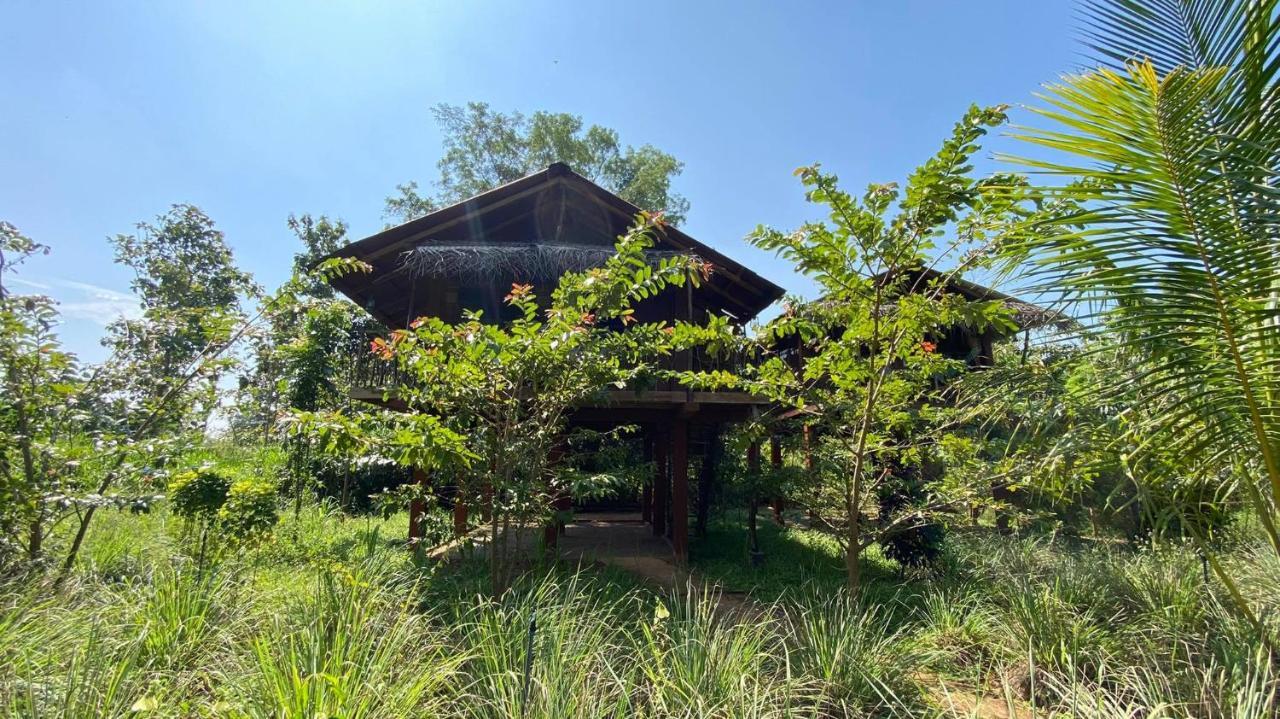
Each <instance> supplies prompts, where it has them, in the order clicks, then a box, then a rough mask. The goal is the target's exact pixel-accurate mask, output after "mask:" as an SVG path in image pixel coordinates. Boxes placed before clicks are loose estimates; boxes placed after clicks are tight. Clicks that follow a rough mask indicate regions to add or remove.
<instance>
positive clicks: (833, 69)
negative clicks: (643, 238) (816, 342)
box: [0, 0, 1081, 359]
mask: <svg viewBox="0 0 1280 719" xmlns="http://www.w3.org/2000/svg"><path fill="white" fill-rule="evenodd" d="M1075 28H1076V23H1075V17H1074V14H1073V9H1072V5H1071V3H1070V2H1069V1H1068V0H1021V1H1015V0H1008V1H1005V0H970V1H969V2H959V1H944V0H933V1H932V2H925V1H923V0H921V1H904V0H874V1H873V0H845V1H844V2H832V3H825V4H824V3H811V2H758V3H745V2H744V3H727V2H726V3H711V2H706V3H700V2H665V1H662V0H659V1H655V2H649V3H643V4H641V3H613V2H592V3H576V4H574V5H570V4H568V3H552V2H543V1H540V0H523V1H519V2H515V1H513V2H458V1H457V0H454V1H453V2H427V1H420V2H386V3H374V2H346V3H342V2H294V3H286V2H270V3H268V2H231V1H228V0H219V2H200V3H176V2H174V3H117V2H83V3H78V4H71V3H60V2H42V3H6V4H4V5H3V6H0V93H2V96H3V97H4V100H5V102H4V104H5V109H4V110H3V112H0V219H4V220H7V221H9V222H12V223H13V224H15V225H17V226H18V227H19V229H21V230H22V231H23V232H24V233H25V234H27V235H29V236H30V237H32V238H33V239H36V240H38V241H41V242H44V243H46V244H49V245H52V247H53V254H52V255H51V256H50V257H49V258H42V259H41V260H39V261H37V262H35V263H33V264H31V265H29V266H27V267H26V268H25V269H24V270H23V272H22V274H21V275H20V277H21V279H22V280H23V281H24V282H25V283H26V284H24V285H21V286H19V287H17V288H16V289H19V290H20V291H40V292H44V293H46V294H50V295H52V296H54V297H56V298H57V299H59V300H60V301H61V302H62V304H63V310H64V314H65V316H66V323H65V325H64V328H63V335H64V339H65V341H66V343H67V344H68V346H69V348H70V349H72V350H74V351H76V352H79V353H80V354H81V355H82V356H84V357H85V358H86V359H96V358H100V357H101V356H102V352H101V350H100V349H99V348H98V346H97V341H98V338H99V337H100V335H101V332H102V327H103V325H104V324H105V323H106V322H108V321H110V320H111V319H112V318H113V317H115V316H117V315H119V314H120V313H121V312H126V313H127V312H130V311H135V310H134V309H133V308H134V307H135V305H134V303H133V302H132V299H131V298H130V296H129V294H128V285H129V280H130V276H129V274H128V272H127V271H125V270H124V269H122V268H120V267H118V266H115V265H113V264H112V253H111V248H110V246H109V244H108V243H107V237H108V236H110V235H114V234H116V233H126V232H130V231H132V228H133V225H134V224H135V223H137V222H138V221H141V220H146V219H151V218H153V217H154V216H155V215H157V214H159V213H161V212H163V211H164V210H165V209H167V207H168V206H169V205H170V204H172V203H177V202H190V203H194V204H196V205H199V206H200V207H201V208H203V209H204V210H205V211H206V212H207V213H208V214H209V215H210V216H212V217H213V218H214V219H215V220H216V221H217V223H218V226H219V227H220V229H222V230H223V231H224V232H225V233H226V235H227V238H228V240H229V242H230V244H231V245H232V248H233V249H234V251H235V253H236V256H237V259H238V260H239V262H240V264H241V265H242V266H244V267H246V268H247V269H248V270H250V271H251V272H253V273H254V275H255V276H256V277H257V278H258V280H259V281H260V282H261V283H263V284H264V285H266V286H268V287H273V286H275V285H276V284H278V283H279V282H280V281H282V280H283V279H284V278H285V276H286V274H287V272H288V269H289V264H290V258H291V256H292V254H293V252H294V250H295V240H294V239H293V236H292V235H291V234H290V232H289V231H288V229H287V227H286V226H285V219H286V218H287V216H288V215H289V214H290V213H302V212H311V213H314V214H328V215H330V216H334V217H340V218H342V219H344V220H346V221H347V222H349V223H350V225H351V230H352V234H353V235H354V236H355V237H362V236H364V235H367V234H369V233H372V232H374V231H376V230H378V229H380V228H381V226H382V224H383V219H382V204H383V199H384V198H385V197H386V196H387V195H388V194H391V193H392V192H393V191H394V188H395V185H396V184H397V183H401V182H405V181H407V180H417V181H419V183H420V184H422V185H424V186H425V185H429V183H430V182H431V181H432V180H433V179H434V177H435V162H436V160H437V159H438V157H439V155H440V137H439V133H438V132H437V130H436V128H435V127H434V125H433V123H432V120H431V115H430V108H431V107H432V106H433V105H435V104H437V103H440V102H447V103H464V102H466V101H468V100H483V101H487V102H489V103H490V104H492V105H493V106H494V107H495V108H496V109H502V110H517V109H518V110H522V111H525V112H532V111H534V110H540V109H545V110H552V111H566V112H572V113H576V114H580V115H582V116H583V118H584V119H585V120H586V121H588V122H594V123H599V124H602V125H605V126H608V127H612V128H614V129H616V130H618V132H619V133H620V135H621V137H622V140H623V141H624V142H627V143H631V144H636V145H639V144H644V143H652V144H654V145H656V146H658V147H660V148H662V149H664V150H666V151H668V152H671V153H673V154H674V155H676V157H678V158H679V159H681V160H682V161H684V163H685V171H684V174H683V175H681V176H680V177H679V178H677V180H676V183H675V185H676V189H677V190H678V191H679V192H680V193H682V194H683V195H685V196H686V197H687V198H689V200H690V202H691V203H692V209H691V212H690V214H689V219H688V221H687V223H686V225H685V229H686V230H687V231H688V232H689V233H690V234H692V235H693V236H694V237H697V238H698V239H700V240H702V241H704V242H707V243H709V244H712V245H714V246H715V247H717V248H718V249H720V250H721V251H723V252H725V253H727V254H729V255H730V256H732V257H735V258H737V259H739V260H741V261H743V262H745V263H746V264H748V265H750V266H752V267H753V268H755V269H757V271H759V272H760V273H761V274H763V275H765V276H766V277H769V278H770V279H772V280H774V281H775V282H778V283H779V284H781V285H783V286H784V287H787V288H788V289H790V290H792V291H797V292H802V293H804V292H806V291H809V290H810V287H809V286H808V285H807V283H806V282H804V281H803V280H802V279H800V278H798V277H796V276H794V275H793V274H792V273H791V271H790V270H789V269H788V268H787V267H786V266H784V265H783V264H782V263H780V262H779V261H777V260H776V259H774V258H773V257H771V256H768V255H766V254H764V253H761V252H758V251H756V250H754V249H752V248H749V247H747V246H746V244H745V243H744V242H743V240H742V238H743V236H744V235H746V233H747V232H749V231H750V230H751V228H753V227H754V226H755V225H757V224H760V223H764V224H770V225H775V226H778V227H782V228H789V227H792V226H794V225H796V224H798V223H800V222H802V221H804V220H806V219H810V218H813V217H815V216H816V213H815V212H814V211H813V209H812V208H809V207H807V206H806V205H805V203H804V201H803V197H802V194H801V191H800V189H799V187H798V184H797V182H796V180H795V178H794V177H792V175H791V171H792V170H793V169H794V168H796V167H797V166H800V165H804V164H809V163H812V162H814V161H821V162H822V163H823V164H824V165H825V166H826V167H827V168H829V169H832V170H835V171H836V172H838V173H839V175H840V176H841V179H842V181H843V182H844V184H845V185H846V186H847V187H850V188H859V189H860V188H861V187H862V186H864V185H866V184H867V183H868V182H873V181H877V182H878V181H889V180H900V179H902V178H904V177H905V175H906V173H907V172H909V171H910V170H911V169H912V168H913V167H914V166H915V165H917V164H918V163H920V162H921V161H923V160H924V159H926V158H927V157H928V156H929V155H930V154H931V153H932V152H933V151H934V150H935V149H936V147H937V146H938V144H939V143H940V142H941V140H942V138H943V137H944V135H945V134H946V133H947V132H948V131H949V129H950V127H951V125H952V124H953V123H954V122H955V120H956V119H957V118H958V117H959V116H960V115H961V114H962V113H963V112H964V110H965V108H966V107H967V106H968V105H969V104H970V103H975V102H976V103H980V104H989V103H999V102H1004V103H1010V104H1013V105H1015V106H1017V105H1018V104H1019V103H1029V102H1031V101H1032V93H1033V92H1035V90H1036V89H1037V88H1038V87H1039V86H1040V85H1041V84H1043V83H1045V82H1049V81H1052V80H1053V79H1054V78H1056V77H1057V76H1059V75H1060V74H1062V73H1063V72H1066V71H1069V70H1071V69H1073V68H1075V67H1076V66H1077V65H1078V64H1079V63H1080V62H1081V56H1080V54H1079V53H1080V47H1079V45H1078V44H1077V43H1076V41H1075V40H1076V32H1075ZM1019 116H1021V117H1024V118H1025V114H1024V113H1020V112H1017V111H1016V110H1015V120H1016V119H1017V118H1018V117H1019ZM1013 147H1014V146H1013V145H1012V142H1011V140H1009V139H1008V138H994V139H993V140H992V141H991V142H989V143H988V150H989V151H990V150H999V149H1012V148H1013ZM988 154H989V153H988ZM993 167H994V163H992V162H991V161H988V160H984V161H983V162H982V163H981V164H980V169H982V170H990V169H992V168H993Z"/></svg>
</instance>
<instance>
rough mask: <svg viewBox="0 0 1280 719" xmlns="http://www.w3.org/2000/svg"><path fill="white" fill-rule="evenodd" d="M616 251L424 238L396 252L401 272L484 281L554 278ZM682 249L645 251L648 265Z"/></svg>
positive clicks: (588, 266) (600, 262) (594, 263)
mask: <svg viewBox="0 0 1280 719" xmlns="http://www.w3.org/2000/svg"><path fill="white" fill-rule="evenodd" d="M613 254H614V249H613V248H612V247H598V246H593V245H571V244H547V243H542V242H531V243H528V244H504V245H495V244H481V243H474V242H468V243H440V242H433V243H424V244H421V245H418V246H417V247H414V248H413V249H409V250H405V251H404V252H402V253H401V254H400V271H402V272H406V273H408V274H409V275H410V276H412V277H435V278H458V279H462V280H482V279H485V278H488V277H494V276H498V277H513V278H515V279H519V280H524V281H529V282H533V281H540V280H548V279H551V280H554V279H555V278H557V277H559V276H560V275H562V274H564V273H565V272H581V271H583V270H589V269H591V268H593V267H599V266H601V265H603V264H604V263H605V262H607V261H608V260H609V258H610V257H612V256H613ZM678 254H680V253H677V252H672V251H662V250H648V251H646V252H645V256H646V257H647V258H648V260H649V262H650V263H652V264H655V265H656V264H657V263H658V262H659V261H661V260H662V259H663V258H668V257H674V256H676V255H678Z"/></svg>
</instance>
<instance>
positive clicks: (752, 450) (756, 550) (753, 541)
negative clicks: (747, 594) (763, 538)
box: [747, 441, 760, 566]
mask: <svg viewBox="0 0 1280 719" xmlns="http://www.w3.org/2000/svg"><path fill="white" fill-rule="evenodd" d="M747 473H748V474H750V475H751V476H752V477H753V478H756V477H758V476H759V474H760V443H759V442H755V441H753V442H752V443H751V444H749V445H747ZM753 481H754V479H753ZM759 492H760V490H759V488H758V487H757V488H756V489H755V490H753V491H752V492H751V499H750V502H749V504H748V506H747V543H748V545H750V546H749V547H748V549H749V551H750V552H751V562H752V566H755V564H756V562H757V561H758V560H757V558H758V557H759V556H760V535H759V534H758V533H757V532H756V514H757V513H758V512H759V508H760V496H759Z"/></svg>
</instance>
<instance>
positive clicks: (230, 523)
mask: <svg viewBox="0 0 1280 719" xmlns="http://www.w3.org/2000/svg"><path fill="white" fill-rule="evenodd" d="M169 500H170V503H171V504H172V505H173V511H174V513H175V514H177V515H178V516H179V517H182V518H184V519H186V520H188V521H190V522H192V523H194V524H196V525H198V526H199V527H200V530H201V533H202V535H201V540H200V541H201V551H202V552H203V551H204V542H205V536H204V534H205V533H207V532H211V531H212V532H214V533H215V534H216V536H217V539H220V540H222V541H225V542H229V543H232V544H235V545H245V544H255V543H257V542H259V541H260V540H262V539H263V538H264V537H266V536H267V535H268V534H270V532H271V530H272V528H273V527H275V525H276V522H277V521H279V512H278V509H277V503H278V492H277V490H276V486H275V484H273V483H272V482H270V481H268V480H265V479H261V478H257V477H246V478H239V479H237V478H233V477H231V476H228V475H227V474H226V473H225V472H222V471H218V470H216V469H214V468H212V467H200V468H198V469H192V470H188V471H186V472H181V473H179V474H177V475H176V476H174V478H173V480H172V481H171V482H170V483H169Z"/></svg>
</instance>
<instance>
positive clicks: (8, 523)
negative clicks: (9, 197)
mask: <svg viewBox="0 0 1280 719" xmlns="http://www.w3.org/2000/svg"><path fill="white" fill-rule="evenodd" d="M46 252H48V248H47V247H45V246H43V245H40V244H39V243H36V242H34V241H33V240H31V239H30V238H28V237H26V236H24V235H22V234H21V233H20V232H19V231H18V229H17V228H16V227H14V226H13V225H10V224H8V223H5V222H0V390H2V391H0V568H3V567H7V566H8V565H9V564H10V563H11V562H13V561H14V560H15V559H16V558H17V557H18V556H20V555H22V554H25V555H26V558H27V559H28V560H32V561H38V560H40V559H41V558H42V556H43V553H44V539H45V534H46V533H47V531H48V526H49V525H50V524H51V523H52V522H53V521H55V519H56V517H57V516H58V514H59V511H58V507H57V506H56V505H57V503H59V502H61V501H62V498H65V497H68V496H75V495H76V490H78V489H79V487H80V481H81V477H80V476H78V475H79V474H80V473H79V472H78V471H77V470H78V460H79V459H80V458H81V456H80V454H81V452H80V451H79V450H83V449H84V447H83V444H84V443H83V442H80V443H77V440H78V439H80V438H79V437H76V436H75V432H76V430H82V429H83V428H84V427H85V424H86V423H87V422H86V420H88V419H89V418H88V416H87V415H86V414H85V412H84V409H83V408H82V407H80V406H77V403H76V394H77V392H79V391H80V389H81V388H82V387H83V379H82V377H81V375H80V368H79V365H78V362H77V361H76V358H75V356H73V355H72V354H70V353H68V352H66V351H65V350H63V349H62V346H61V343H60V341H59V339H58V335H57V333H56V332H55V327H56V326H57V323H58V312H57V307H56V305H55V303H54V302H53V300H51V299H49V298H48V297H44V296H39V295H17V294H13V293H12V292H11V291H9V290H8V289H7V288H6V287H5V285H4V283H5V281H6V280H7V279H8V277H7V275H8V273H11V272H13V271H15V269H16V268H17V267H18V266H20V265H21V264H22V263H23V262H25V261H26V260H28V259H30V258H31V257H33V256H36V255H40V254H43V253H46ZM77 444H80V445H81V446H80V447H77V446H76V445H77Z"/></svg>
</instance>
